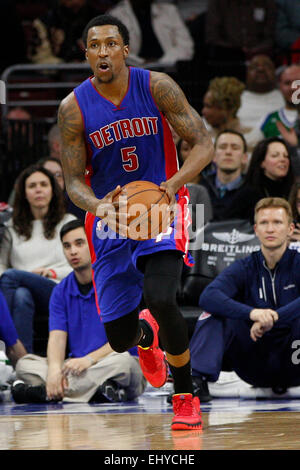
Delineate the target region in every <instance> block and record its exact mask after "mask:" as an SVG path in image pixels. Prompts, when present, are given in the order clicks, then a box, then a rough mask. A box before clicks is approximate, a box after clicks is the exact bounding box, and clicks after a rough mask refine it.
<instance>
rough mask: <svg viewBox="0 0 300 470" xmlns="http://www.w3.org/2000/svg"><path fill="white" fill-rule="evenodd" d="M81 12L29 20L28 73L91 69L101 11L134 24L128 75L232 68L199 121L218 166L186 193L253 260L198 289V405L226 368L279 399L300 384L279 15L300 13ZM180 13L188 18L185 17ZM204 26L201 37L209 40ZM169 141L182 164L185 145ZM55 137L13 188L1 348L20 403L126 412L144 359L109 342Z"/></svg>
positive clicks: (271, 8)
mask: <svg viewBox="0 0 300 470" xmlns="http://www.w3.org/2000/svg"><path fill="white" fill-rule="evenodd" d="M75 3H76V2H75ZM75 3H74V5H73V6H72V2H65V1H64V0H57V5H56V7H57V8H53V10H49V11H47V12H46V14H45V15H43V16H41V17H40V18H36V19H35V20H34V28H35V30H36V32H37V35H38V36H39V37H40V41H37V43H36V47H35V48H34V50H31V55H30V60H31V62H33V63H49V62H51V63H59V62H61V61H65V62H75V61H77V62H82V61H83V60H84V57H83V48H82V43H81V36H80V34H79V31H82V29H83V27H84V25H85V24H86V23H87V21H88V20H89V19H90V17H93V16H96V15H98V14H99V13H103V12H104V11H105V12H109V13H110V14H112V15H115V16H119V17H120V18H121V19H123V20H124V21H125V19H126V21H127V22H128V24H127V27H128V28H129V31H130V34H131V36H132V37H131V39H132V43H133V45H134V47H133V48H132V52H131V56H129V59H130V61H131V62H130V63H132V64H133V65H136V66H144V64H145V66H146V67H147V64H149V63H151V64H153V63H155V64H156V65H157V64H159V65H160V66H170V65H172V66H174V64H176V63H177V62H182V61H192V59H193V57H194V52H195V53H196V54H199V56H201V60H204V59H203V57H206V58H207V59H208V60H215V61H223V63H224V64H225V65H224V68H223V70H224V71H225V72H227V71H229V70H232V73H226V74H224V75H223V76H214V77H212V78H211V79H209V80H207V87H206V90H205V93H204V94H203V100H202V108H201V110H199V111H200V114H201V116H202V118H203V120H204V122H205V124H206V126H207V129H208V131H209V133H210V135H211V138H212V140H213V142H214V147H215V155H214V160H213V162H212V163H211V164H210V165H208V166H207V167H206V168H205V169H204V170H203V172H202V173H201V174H199V175H198V177H197V178H195V179H194V180H193V181H190V182H189V183H188V184H187V187H188V189H189V192H190V204H191V206H190V207H191V209H192V211H191V212H192V219H193V220H194V219H195V217H196V215H195V214H196V208H197V205H199V204H203V205H204V212H203V219H202V223H203V224H204V225H205V226H206V225H207V224H210V223H219V224H221V225H220V226H222V223H223V222H224V221H232V230H234V221H235V220H237V219H238V220H246V221H247V222H248V223H249V224H251V225H253V236H256V237H257V239H258V243H259V245H260V249H259V250H258V251H255V252H253V253H252V254H250V256H249V255H247V254H245V255H244V256H243V257H242V259H238V260H235V261H234V260H233V259H231V261H230V262H228V267H226V268H225V269H224V270H223V271H222V272H220V273H219V274H218V275H217V276H216V277H215V279H214V280H211V281H210V282H209V283H208V285H207V286H206V287H204V288H203V290H202V291H199V293H198V301H197V305H195V307H200V309H201V314H200V316H199V318H198V320H197V322H196V323H195V326H194V329H193V331H192V334H191V342H190V347H191V365H192V376H193V383H194V387H195V393H196V394H198V395H199V397H200V400H201V399H202V401H209V400H211V399H212V396H211V395H213V394H210V390H209V387H210V384H211V383H214V382H217V383H218V380H219V376H220V373H221V372H222V371H233V372H235V373H236V374H237V377H238V378H239V379H240V380H241V382H242V383H244V384H248V385H249V386H251V387H254V388H264V389H265V388H270V389H272V391H273V394H275V396H278V395H280V394H283V393H285V392H286V391H287V390H288V389H290V388H293V387H298V386H300V378H299V379H298V377H300V375H299V373H298V368H299V366H298V364H296V363H295V362H293V361H292V359H291V357H292V353H293V342H294V341H295V340H296V339H300V338H299V335H300V331H299V330H298V323H299V320H298V316H297V315H298V311H299V308H300V300H299V299H300V275H299V274H300V144H299V138H300V126H299V122H300V117H299V112H300V111H299V109H300V108H299V104H298V101H297V100H295V85H294V84H295V82H296V81H299V83H300V57H299V56H297V54H296V52H295V51H297V48H296V46H297V44H298V47H299V41H300V24H299V22H298V24H297V21H296V18H295V25H291V27H292V26H294V29H293V31H295V32H296V33H297V28H298V33H297V34H298V35H297V34H295V35H294V36H293V38H292V37H291V38H290V39H288V35H287V32H288V27H287V31H286V35H284V34H283V29H282V28H280V26H279V23H280V22H281V23H283V21H284V18H289V21H291V16H289V12H290V11H291V10H292V5H291V3H292V2H289V1H287V0H286V1H284V0H276V2H275V0H274V1H273V0H268V1H267V2H264V3H265V6H264V8H262V7H261V2H259V1H254V2H248V3H249V4H247V2H241V5H239V6H238V3H239V2H233V1H231V0H214V1H210V2H199V5H201V7H200V6H199V5H198V7H197V8H198V9H197V8H196V6H194V4H195V3H197V2H193V1H187V2H181V1H174V2H168V1H163V0H160V1H159V0H156V1H150V0H145V1H136V0H122V1H120V2H118V1H105V2H98V7H97V8H96V10H95V8H94V6H93V5H92V4H91V3H90V2H89V1H88V0H82V2H77V3H78V4H77V5H75ZM80 3H81V4H80ZM79 4H80V5H79ZM183 4H185V7H186V8H187V11H189V15H186V16H184V15H182V11H183V10H184V8H185V7H184V5H183ZM299 8H300V5H299ZM194 9H195V10H194ZM222 11H224V18H223V17H222V16H221V15H220V12H222ZM234 11H235V13H234ZM276 11H277V12H278V15H277V17H276ZM299 11H300V10H299ZM216 12H218V14H217V13H216ZM228 12H230V18H229V15H228ZM235 14H236V20H234V18H235ZM218 18H219V19H220V18H222V21H223V24H222V25H221V24H220V22H219V21H218ZM237 18H239V21H242V22H243V25H244V28H243V31H244V34H242V33H241V31H239V28H238V26H237V25H235V21H237ZM249 18H250V19H251V21H248V22H247V21H246V19H248V20H249ZM276 18H277V19H276ZM74 19H75V20H76V21H75V20H74ZM298 19H299V15H298ZM74 21H75V22H74ZM286 21H287V20H286ZM199 24H201V25H203V24H205V26H206V29H205V31H206V35H203V37H202V35H200V34H199V32H197V25H199ZM63 28H64V29H63ZM240 29H241V28H240ZM174 31H176V33H175V32H174ZM144 32H146V34H144V35H143V33H144ZM44 33H45V34H44ZM163 33H164V34H165V35H164V34H163ZM275 33H276V34H275ZM20 34H21V33H20ZM204 36H205V37H204ZM41 38H43V40H41ZM145 38H147V40H146V39H145ZM172 38H176V41H175V43H174V42H172ZM200 39H201V41H203V42H202V43H201V44H199V43H195V41H197V40H199V41H200ZM71 44H72V47H73V49H71V48H70V45H71ZM74 44H76V47H75V46H74ZM206 47H207V52H206V54H204V53H203V50H204V48H206ZM276 48H277V49H276ZM276 50H277V51H279V52H278V55H277V56H276V54H275V51H276ZM287 52H289V53H290V54H292V60H290V61H289V62H288V60H287V57H288V54H287ZM45 54H46V55H45ZM281 54H283V57H282V56H281ZM233 59H234V61H235V64H237V63H238V64H241V63H242V64H243V65H244V68H245V76H243V74H242V73H241V68H240V66H239V67H237V68H236V69H235V68H234V67H233V68H230V64H231V62H232V60H233ZM149 68H151V67H149ZM186 94H188V93H186ZM30 138H32V136H31V137H30ZM173 138H174V141H175V143H176V146H177V154H178V160H179V166H181V165H182V163H183V162H184V160H185V159H186V158H187V155H188V154H189V151H190V148H189V145H188V143H187V142H185V141H182V140H181V139H179V137H178V136H176V135H175V134H174V133H173ZM47 139H48V150H49V152H48V155H47V156H45V157H44V158H42V159H40V160H37V161H36V163H34V164H32V165H30V166H27V167H26V168H24V169H23V171H21V172H20V174H19V175H18V178H17V180H16V182H15V184H14V187H13V188H11V193H10V195H8V197H7V201H8V203H9V205H10V206H11V208H12V212H11V214H12V215H11V217H10V218H9V220H8V221H6V222H5V223H4V224H3V230H2V231H1V232H0V233H1V239H0V340H2V341H4V343H5V344H6V354H7V357H8V359H9V360H10V361H11V364H12V365H13V367H14V369H15V375H16V381H15V382H14V383H13V385H12V386H11V391H12V396H13V399H14V400H15V401H16V402H17V403H30V402H46V401H60V400H63V401H69V402H70V401H72V402H98V403H102V402H106V401H116V402H119V401H124V400H133V399H135V398H137V397H138V396H140V395H141V394H142V393H143V392H144V390H145V388H146V381H145V379H144V377H143V375H142V372H141V369H140V365H139V362H138V359H137V353H136V351H135V349H133V350H130V351H129V352H126V353H117V352H114V351H113V350H112V348H111V347H110V345H109V343H108V341H107V338H106V335H105V332H104V328H103V325H102V323H101V321H100V319H99V316H98V313H97V308H96V299H95V293H94V287H93V283H92V267H91V259H90V255H89V249H88V242H87V239H86V235H85V229H84V217H85V213H84V212H83V211H82V210H81V209H79V208H78V207H76V206H74V204H73V203H72V201H71V200H70V198H69V197H68V194H67V192H66V190H65V184H64V178H63V171H62V165H61V162H60V151H61V144H60V135H59V130H58V127H57V126H56V125H54V126H53V127H52V128H51V130H50V132H49V133H48V135H47ZM197 228H198V229H201V228H202V227H199V226H198V227H196V229H197ZM204 241H205V240H204ZM197 249H200V250H201V247H200V248H197ZM298 269H299V271H298ZM185 274H186V273H185ZM141 308H142V307H141ZM87 311H88V312H89V316H88V317H87V315H86V312H87ZM39 318H45V319H46V321H47V322H48V320H49V336H48V340H47V350H45V351H37V350H35V336H36V334H38V326H37V322H38V319H39ZM216 345H217V347H216ZM170 381H171V377H170ZM0 385H1V377H0Z"/></svg>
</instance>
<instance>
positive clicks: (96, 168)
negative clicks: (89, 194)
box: [74, 67, 178, 198]
mask: <svg viewBox="0 0 300 470" xmlns="http://www.w3.org/2000/svg"><path fill="white" fill-rule="evenodd" d="M150 73H151V72H150V71H149V70H143V69H139V68H133V67H129V82H128V89H127V93H126V95H125V96H124V98H123V100H122V102H121V103H120V105H119V106H116V105H115V104H114V103H112V102H111V101H110V100H108V99H107V98H105V97H104V96H102V95H101V94H100V92H99V91H98V90H97V89H96V87H95V85H94V84H93V82H92V79H91V78H88V79H87V80H85V81H84V82H83V83H81V84H80V85H79V86H78V87H77V88H75V89H74V93H75V97H76V99H77V102H78V105H79V108H80V110H81V114H82V119H83V122H84V127H85V139H86V148H87V165H86V176H87V183H88V184H90V186H91V187H92V189H93V191H94V193H95V195H96V197H98V198H102V197H104V196H105V195H106V194H107V193H108V192H109V191H112V190H113V189H115V188H116V186H117V185H121V186H123V185H125V184H127V183H129V182H131V181H137V180H147V181H152V182H153V183H156V184H158V185H160V183H161V182H162V181H166V180H167V179H169V178H170V177H171V176H172V175H173V174H174V173H176V171H177V170H178V161H177V152H176V147H175V145H174V142H173V139H172V134H171V131H170V128H169V126H168V124H167V121H166V119H165V117H164V116H163V114H162V113H161V112H160V111H159V109H158V107H157V105H156V103H155V101H154V99H153V96H152V94H151V90H150Z"/></svg>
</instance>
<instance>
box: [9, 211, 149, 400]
mask: <svg viewBox="0 0 300 470" xmlns="http://www.w3.org/2000/svg"><path fill="white" fill-rule="evenodd" d="M60 237H61V242H62V245H63V250H64V254H65V257H66V259H67V261H68V263H69V264H70V266H71V268H72V269H73V271H72V272H71V273H70V274H69V275H68V276H67V277H66V278H65V279H64V280H63V281H62V282H61V283H60V284H59V285H57V286H56V287H55V289H54V290H53V293H52V296H51V300H50V314H49V315H50V316H49V331H50V334H49V341H48V350H47V358H44V357H39V356H36V355H33V354H29V355H27V356H25V357H24V358H23V359H22V361H20V362H19V363H18V367H17V379H21V381H20V380H18V381H17V382H15V383H14V386H13V388H12V395H13V398H14V399H15V401H16V402H18V403H25V402H36V401H41V402H43V401H46V400H47V399H49V400H55V401H60V400H63V401H67V402H88V401H90V400H91V401H98V402H103V401H109V400H111V401H124V400H127V399H128V400H132V399H134V398H136V397H137V396H139V395H140V394H141V393H142V392H143V391H144V388H145V384H146V380H145V379H144V377H143V374H142V371H141V368H140V365H139V362H138V358H137V356H133V355H131V354H130V353H129V352H124V353H116V352H114V351H113V350H112V348H111V347H110V345H109V343H108V342H107V337H106V334H105V330H104V326H103V323H102V321H101V318H100V317H99V314H98V312H97V307H96V299H95V291H94V287H93V280H92V269H91V258H90V252H89V246H88V241H87V238H86V235H85V230H84V223H83V222H82V221H80V220H78V219H77V220H73V221H71V222H69V223H67V224H65V225H64V226H63V227H62V229H61V231H60ZM67 344H68V345H69V356H68V358H67V359H66V360H65V357H66V352H67ZM134 349H135V350H136V348H134ZM135 353H136V351H135Z"/></svg>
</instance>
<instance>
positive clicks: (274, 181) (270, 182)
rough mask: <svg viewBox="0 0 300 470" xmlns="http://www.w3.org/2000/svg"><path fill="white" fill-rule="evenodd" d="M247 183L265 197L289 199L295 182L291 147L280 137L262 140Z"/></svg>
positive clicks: (250, 166)
mask: <svg viewBox="0 0 300 470" xmlns="http://www.w3.org/2000/svg"><path fill="white" fill-rule="evenodd" d="M245 179H246V183H248V184H249V186H250V187H251V188H252V189H253V190H254V191H255V192H256V194H257V200H259V199H261V198H263V197H283V198H284V199H288V197H289V193H290V190H291V187H292V185H293V182H294V175H293V170H292V166H291V151H290V147H289V145H288V144H287V143H286V142H285V141H284V140H283V139H281V138H280V137H270V138H268V139H263V140H261V141H260V142H259V143H258V144H257V145H256V146H255V148H254V150H253V153H252V157H251V160H250V164H249V168H248V171H247V174H246V178H245Z"/></svg>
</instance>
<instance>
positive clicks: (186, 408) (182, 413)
mask: <svg viewBox="0 0 300 470" xmlns="http://www.w3.org/2000/svg"><path fill="white" fill-rule="evenodd" d="M172 402H173V410H174V414H175V416H174V418H173V419H172V425H171V428H172V429H173V430H174V431H176V430H178V429H191V430H193V429H202V420H201V410H200V401H199V398H198V397H193V395H192V394H191V393H178V394H176V395H173V400H172Z"/></svg>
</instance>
